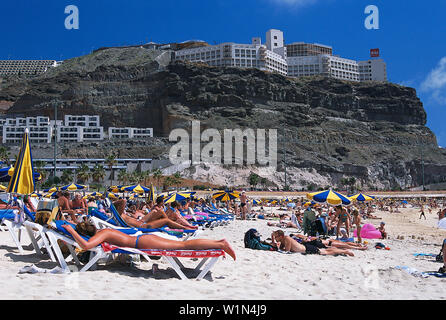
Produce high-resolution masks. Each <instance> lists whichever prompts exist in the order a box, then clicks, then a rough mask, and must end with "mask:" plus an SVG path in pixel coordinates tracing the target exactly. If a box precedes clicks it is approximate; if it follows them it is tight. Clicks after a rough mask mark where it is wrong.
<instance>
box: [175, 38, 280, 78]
mask: <svg viewBox="0 0 446 320" xmlns="http://www.w3.org/2000/svg"><path fill="white" fill-rule="evenodd" d="M276 36H277V35H276ZM273 37H274V36H273ZM277 41H278V40H277ZM279 43H280V42H275V43H274V44H277V45H279ZM282 43H283V38H282ZM274 44H273V45H274ZM281 48H282V52H283V51H285V50H284V49H283V44H282V47H281ZM278 52H279V53H278ZM280 52H281V50H280V48H274V51H273V50H270V49H268V48H267V46H265V45H262V44H261V41H260V39H259V38H253V40H252V43H251V44H238V43H233V42H227V43H222V44H219V45H214V46H203V47H198V48H192V49H183V50H178V51H176V52H175V60H183V61H192V62H204V63H207V64H209V65H210V66H225V67H240V68H257V69H260V70H264V71H269V72H276V73H279V74H282V75H287V72H288V70H287V62H286V59H285V57H286V56H284V55H281V54H280Z"/></svg>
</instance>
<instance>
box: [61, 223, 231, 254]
mask: <svg viewBox="0 0 446 320" xmlns="http://www.w3.org/2000/svg"><path fill="white" fill-rule="evenodd" d="M62 227H63V228H65V229H66V230H67V231H68V232H69V233H70V234H71V235H72V236H73V238H74V239H75V240H76V242H77V243H78V244H79V245H80V246H81V248H82V249H84V250H89V249H91V248H94V247H96V246H98V245H99V244H101V243H103V242H107V243H109V244H111V245H115V246H118V247H123V248H136V249H161V250H208V249H222V250H223V251H225V252H226V253H227V254H229V255H230V256H231V257H232V259H234V260H235V259H236V256H235V251H234V250H233V249H232V247H231V246H230V244H229V242H228V241H226V239H223V240H208V239H194V240H186V241H177V240H169V239H165V238H161V237H158V236H156V235H153V234H143V235H139V236H137V237H135V236H129V235H127V234H125V233H122V232H120V231H118V230H114V229H102V230H99V231H98V230H96V228H95V226H94V225H92V224H90V223H87V222H81V223H79V224H78V225H77V226H76V230H75V229H73V227H72V226H71V225H69V224H64V225H62ZM79 233H80V234H82V235H84V236H90V237H91V238H90V239H89V240H88V241H87V240H85V239H84V238H82V236H81V235H80V234H79Z"/></svg>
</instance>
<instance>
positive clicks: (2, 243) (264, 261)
mask: <svg viewBox="0 0 446 320" xmlns="http://www.w3.org/2000/svg"><path fill="white" fill-rule="evenodd" d="M404 212H405V213H404V214H390V213H379V212H378V213H377V215H378V216H381V217H384V220H385V221H386V225H387V230H388V232H389V235H390V237H391V238H392V239H390V240H382V242H383V243H385V244H386V245H388V246H389V247H390V248H391V250H390V251H385V250H376V249H375V248H373V247H371V248H370V249H369V250H367V251H354V253H355V257H343V256H338V257H333V256H319V255H302V254H281V253H277V252H266V251H257V250H251V249H245V248H244V245H243V235H244V232H245V231H247V230H248V229H249V228H251V227H254V228H257V229H258V230H259V231H260V233H261V234H262V239H265V238H267V237H269V236H270V234H271V232H272V231H273V230H275V229H276V228H273V227H268V226H267V225H266V221H264V220H258V221H234V222H232V223H231V224H230V225H229V226H224V227H217V228H215V229H214V230H212V231H211V230H206V231H205V232H204V234H203V237H205V238H213V239H220V238H227V239H228V240H229V241H230V242H231V244H232V245H233V247H234V249H235V250H236V253H237V261H236V262H234V261H233V260H232V259H231V258H230V257H229V256H228V257H227V258H226V259H225V260H220V261H218V262H217V264H216V265H215V266H214V268H213V269H212V270H211V273H210V274H208V275H207V276H206V277H205V279H203V280H201V281H196V280H191V281H188V282H187V286H186V285H185V282H184V281H182V280H179V278H178V277H177V276H176V275H175V273H174V271H173V270H172V269H171V268H169V265H168V264H167V263H166V262H164V261H163V260H158V261H154V263H157V264H158V265H159V268H160V270H159V271H158V273H157V274H156V275H153V274H152V271H151V269H152V266H151V263H148V262H142V263H141V264H139V266H138V267H137V268H131V267H130V266H126V265H122V264H119V263H115V264H113V265H109V266H104V267H102V266H101V267H100V268H99V269H98V270H96V271H89V272H86V273H72V274H69V275H61V274H56V275H54V274H18V271H19V270H20V269H21V268H22V267H24V266H26V265H31V264H35V265H36V266H38V267H41V268H48V269H49V268H53V267H55V266H56V264H55V263H52V262H51V261H50V260H49V259H46V260H45V259H42V258H40V257H38V256H36V255H35V254H34V253H33V251H31V246H26V247H25V248H26V253H25V254H23V255H20V254H19V253H18V251H17V249H16V248H14V247H13V242H12V239H11V238H10V235H9V233H8V232H0V268H1V272H0V287H1V288H2V290H1V298H2V299H149V300H150V299H170V300H174V299H192V300H196V299H197V300H198V299H223V300H226V299H228V300H230V299H242V300H244V299H267V300H269V299H445V298H446V290H444V286H445V284H446V279H439V278H434V277H430V278H418V277H414V276H412V275H409V274H407V273H405V272H404V271H400V270H395V269H393V268H392V267H395V266H397V265H406V266H410V267H413V268H416V269H418V270H420V271H436V270H438V268H439V267H440V266H441V264H440V263H436V262H432V261H428V260H422V259H419V260H417V259H415V258H414V257H413V255H412V254H413V253H416V252H424V253H435V254H437V253H438V251H439V246H438V245H440V244H441V241H442V239H443V238H446V230H438V229H436V228H435V225H436V217H435V215H434V214H433V213H432V214H431V215H429V214H428V213H426V216H427V218H428V220H426V221H424V219H423V220H419V219H418V213H417V212H418V210H414V209H405V210H404ZM372 222H373V223H374V224H375V225H378V223H379V220H373V221H372ZM289 231H291V229H289ZM398 235H404V236H405V240H396V237H397V236H398ZM412 235H415V236H416V237H418V236H422V237H424V240H420V239H411V236H412ZM409 238H410V239H409ZM23 242H24V243H26V244H28V239H27V236H24V241H23ZM375 242H377V240H371V243H375ZM183 260H186V262H185V263H184V264H185V265H186V266H188V265H189V264H188V261H187V259H183ZM186 274H187V273H186Z"/></svg>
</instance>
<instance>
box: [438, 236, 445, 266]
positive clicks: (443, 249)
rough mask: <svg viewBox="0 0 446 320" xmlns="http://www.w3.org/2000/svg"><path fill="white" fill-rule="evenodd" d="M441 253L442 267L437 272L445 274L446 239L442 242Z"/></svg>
mask: <svg viewBox="0 0 446 320" xmlns="http://www.w3.org/2000/svg"><path fill="white" fill-rule="evenodd" d="M441 252H442V253H443V266H442V267H441V268H440V269H439V270H438V272H440V273H446V239H444V240H443V245H442V247H441Z"/></svg>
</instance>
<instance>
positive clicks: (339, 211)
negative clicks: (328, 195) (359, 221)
mask: <svg viewBox="0 0 446 320" xmlns="http://www.w3.org/2000/svg"><path fill="white" fill-rule="evenodd" d="M335 212H336V217H337V219H338V226H337V228H336V237H337V238H339V235H340V233H341V227H342V225H344V227H345V230H346V231H347V237H349V236H350V228H349V227H350V221H351V217H350V215H349V214H348V212H347V210H345V209H344V208H342V206H340V205H339V206H337V207H336V211H335Z"/></svg>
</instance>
